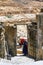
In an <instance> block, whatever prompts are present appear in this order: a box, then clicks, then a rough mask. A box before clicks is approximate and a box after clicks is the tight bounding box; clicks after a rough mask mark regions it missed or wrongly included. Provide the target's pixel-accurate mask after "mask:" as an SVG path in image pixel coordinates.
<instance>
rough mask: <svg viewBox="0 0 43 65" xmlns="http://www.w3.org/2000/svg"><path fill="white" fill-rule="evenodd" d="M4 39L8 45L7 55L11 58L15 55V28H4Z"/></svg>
mask: <svg viewBox="0 0 43 65" xmlns="http://www.w3.org/2000/svg"><path fill="white" fill-rule="evenodd" d="M5 37H6V41H7V45H8V53H9V54H10V55H11V56H15V55H16V28H15V29H14V28H13V27H10V26H8V27H7V26H6V27H5Z"/></svg>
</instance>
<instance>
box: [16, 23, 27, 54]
mask: <svg viewBox="0 0 43 65" xmlns="http://www.w3.org/2000/svg"><path fill="white" fill-rule="evenodd" d="M22 39H25V40H26V41H27V25H26V24H25V25H22V24H20V25H17V46H16V47H17V55H23V44H22V45H21V46H20V45H19V43H20V42H21V40H22Z"/></svg>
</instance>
